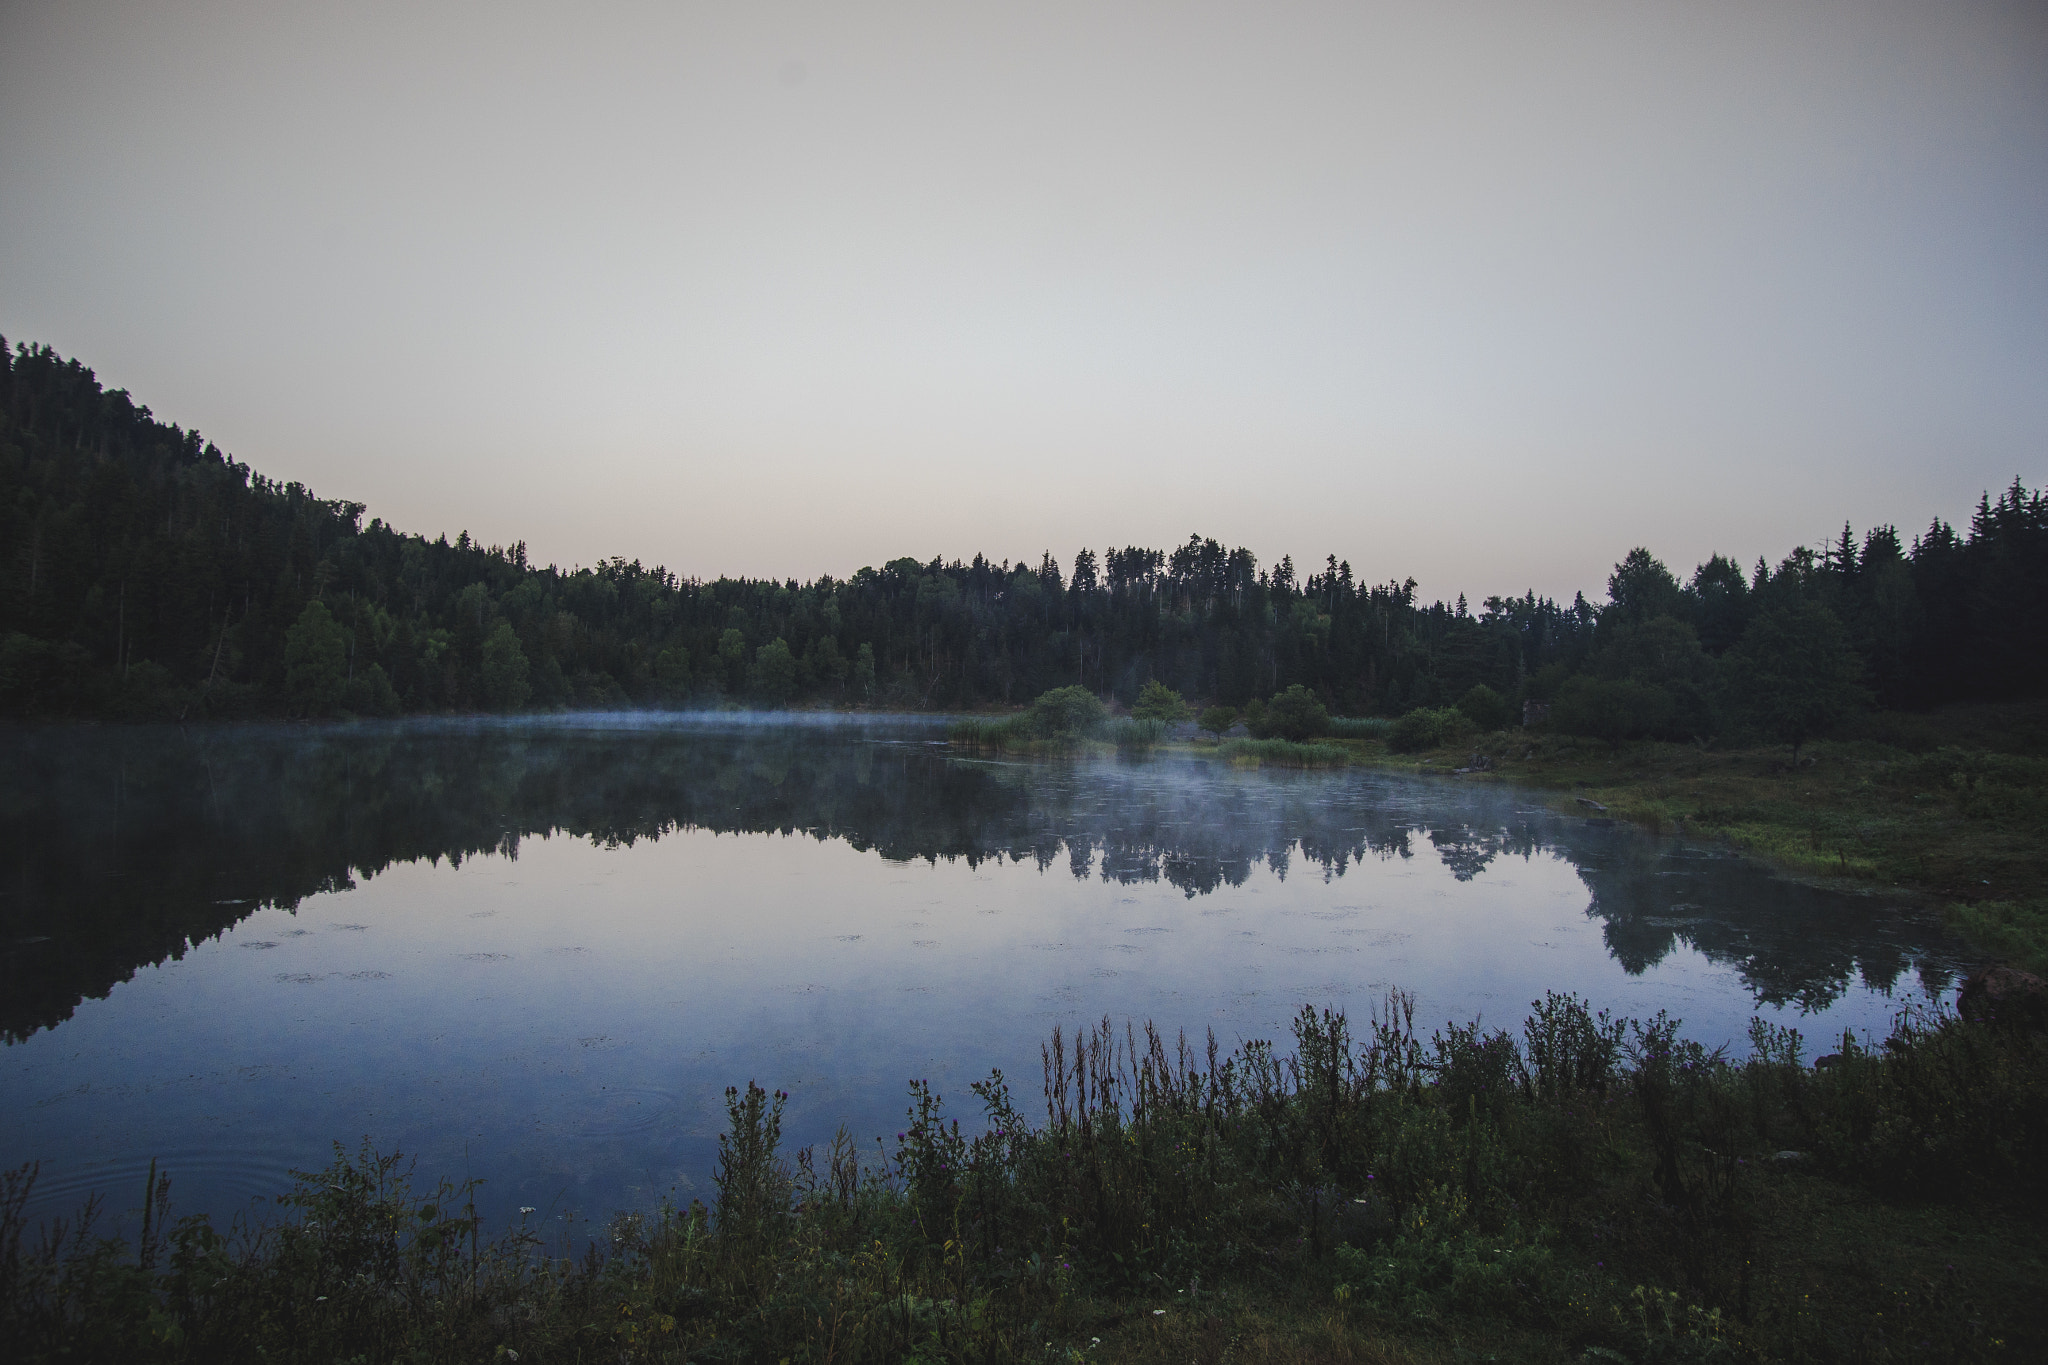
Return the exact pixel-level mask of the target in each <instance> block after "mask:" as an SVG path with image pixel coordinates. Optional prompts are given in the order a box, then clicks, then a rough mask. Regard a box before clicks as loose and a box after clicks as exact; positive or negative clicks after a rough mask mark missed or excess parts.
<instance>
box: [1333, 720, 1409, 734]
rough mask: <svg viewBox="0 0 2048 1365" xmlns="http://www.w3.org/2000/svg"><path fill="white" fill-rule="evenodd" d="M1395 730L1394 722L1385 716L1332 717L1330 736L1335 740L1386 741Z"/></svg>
mask: <svg viewBox="0 0 2048 1365" xmlns="http://www.w3.org/2000/svg"><path fill="white" fill-rule="evenodd" d="M1393 728H1394V722H1393V721H1391V720H1389V719H1387V718H1386V717H1385V716H1332V717H1330V736H1331V738H1333V739H1385V738H1386V737H1387V732H1388V731H1389V730H1391V729H1393Z"/></svg>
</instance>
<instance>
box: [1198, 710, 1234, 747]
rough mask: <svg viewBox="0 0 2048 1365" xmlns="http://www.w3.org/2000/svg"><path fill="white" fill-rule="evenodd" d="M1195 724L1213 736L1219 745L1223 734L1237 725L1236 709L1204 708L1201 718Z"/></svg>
mask: <svg viewBox="0 0 2048 1365" xmlns="http://www.w3.org/2000/svg"><path fill="white" fill-rule="evenodd" d="M1196 724H1198V725H1200V726H1201V727H1202V728H1203V729H1204V730H1207V731H1208V732H1209V733H1210V734H1212V735H1214V736H1215V737H1216V740H1217V742H1218V743H1221V742H1222V740H1223V732H1224V731H1226V730H1228V729H1229V728H1230V727H1231V726H1233V725H1235V724H1237V708H1236V707H1234V706H1209V707H1204V708H1203V710H1202V718H1201V719H1200V720H1199V721H1197V722H1196Z"/></svg>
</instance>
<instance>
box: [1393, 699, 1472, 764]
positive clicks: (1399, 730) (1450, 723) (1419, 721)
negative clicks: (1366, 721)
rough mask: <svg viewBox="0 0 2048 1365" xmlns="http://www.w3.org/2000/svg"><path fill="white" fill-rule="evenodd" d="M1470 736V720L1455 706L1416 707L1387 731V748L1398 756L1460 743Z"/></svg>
mask: <svg viewBox="0 0 2048 1365" xmlns="http://www.w3.org/2000/svg"><path fill="white" fill-rule="evenodd" d="M1473 733H1474V727H1473V725H1472V718H1471V717H1470V716H1467V715H1466V714H1465V713H1464V712H1463V711H1460V710H1458V709H1457V708H1456V707H1455V706H1438V707H1427V706H1418V707H1416V708H1415V709H1414V710H1413V711H1410V712H1409V713H1408V714H1407V715H1405V716H1403V717H1401V718H1400V719H1399V720H1397V721H1395V722H1394V724H1393V726H1392V727H1391V728H1390V729H1389V730H1388V731H1387V747H1388V748H1390V749H1392V750H1393V751H1394V752H1395V753H1397V754H1412V753H1420V752H1421V751H1422V750H1424V749H1441V748H1443V747H1445V746H1446V745H1450V744H1457V743H1461V742H1462V741H1464V740H1467V739H1470V738H1471V737H1472V735H1473Z"/></svg>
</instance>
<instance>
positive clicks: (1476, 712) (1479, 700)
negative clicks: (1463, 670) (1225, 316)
mask: <svg viewBox="0 0 2048 1365" xmlns="http://www.w3.org/2000/svg"><path fill="white" fill-rule="evenodd" d="M1458 709H1459V710H1460V711H1463V712H1464V713H1465V715H1466V716H1467V717H1468V718H1470V720H1471V722H1472V723H1473V724H1474V725H1476V726H1478V727H1479V728H1480V729H1481V730H1482V731H1485V730H1499V729H1503V728H1505V727H1506V725H1507V723H1508V699H1507V698H1506V697H1503V696H1502V695H1501V694H1500V693H1498V692H1496V691H1494V690H1493V689H1492V688H1490V687H1488V686H1487V685H1486V684H1485V683H1477V684H1475V685H1474V686H1473V687H1472V689H1471V690H1470V691H1468V692H1467V693H1465V695H1464V696H1462V697H1460V698H1458Z"/></svg>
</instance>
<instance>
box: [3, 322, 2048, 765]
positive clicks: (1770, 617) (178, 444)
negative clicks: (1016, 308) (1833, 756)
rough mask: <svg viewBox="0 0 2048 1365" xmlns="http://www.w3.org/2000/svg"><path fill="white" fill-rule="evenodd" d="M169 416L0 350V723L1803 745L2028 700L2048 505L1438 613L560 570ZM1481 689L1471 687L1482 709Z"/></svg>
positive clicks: (1245, 574) (1350, 584)
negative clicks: (1869, 721) (415, 519)
mask: <svg viewBox="0 0 2048 1365" xmlns="http://www.w3.org/2000/svg"><path fill="white" fill-rule="evenodd" d="M364 512H365V509H364V507H363V506H362V505H361V504H358V503H351V502H341V501H332V500H323V499H321V498H318V497H316V496H314V494H313V493H312V492H311V491H310V490H308V489H306V488H305V487H303V486H301V485H299V484H296V483H277V482H273V481H272V480H269V479H267V478H265V477H263V476H262V475H260V474H257V473H255V472H254V471H252V470H251V469H250V468H249V467H248V466H247V465H244V464H240V463H238V462H236V461H235V460H233V459H231V458H230V457H228V456H227V455H225V454H224V453H222V452H221V451H220V450H219V449H217V448H216V447H215V446H213V445H212V444H210V443H208V442H207V441H205V440H204V439H203V438H202V437H201V436H200V435H199V433H197V432H194V431H186V430H183V429H182V428H180V427H177V426H175V425H167V424H165V423H163V422H160V421H158V420H156V419H155V418H154V417H153V416H152V415H151V414H150V412H149V410H148V409H147V408H145V407H141V406H138V405H137V404H135V403H134V402H133V401H132V400H131V399H130V398H129V396H128V394H127V393H126V392H124V391H121V390H113V391H106V390H103V389H102V388H101V386H100V384H99V382H98V381H97V379H96V378H95V376H94V374H93V372H92V371H91V370H90V369H87V368H86V367H84V366H82V365H80V364H79V363H78V362H76V361H67V360H64V359H62V358H60V357H59V356H57V355H56V354H55V353H54V352H52V351H51V350H50V349H48V348H47V347H35V346H27V345H22V346H17V347H15V348H14V349H13V351H12V352H11V353H10V352H9V351H8V350H7V348H6V346H5V344H4V343H0V518H4V521H0V538H4V542H5V544H6V546H7V551H8V552H7V554H6V555H5V556H4V558H0V576H4V577H0V714H11V715H16V716H63V715H95V716H127V717H134V718H151V717H155V718H168V717H181V718H182V717H195V718H196V717H202V716H261V715H316V714H335V713H340V712H351V713H355V714H359V715H377V714H396V713H398V712H401V711H412V712H421V711H424V712H448V711H513V710H520V709H526V708H616V707H621V706H627V705H631V706H646V707H682V706H703V705H718V704H724V703H727V702H732V701H741V702H746V703H749V704H756V705H759V704H766V705H782V704H786V703H789V702H793V701H814V702H819V703H824V704H833V705H847V704H870V705H877V706H883V707H888V708H893V709H909V708H930V707H967V706H976V705H988V704H1002V703H1018V702H1023V701H1026V700H1029V699H1030V698H1032V697H1034V696H1036V695H1037V694H1039V693H1040V692H1042V691H1045V690H1047V689H1049V688H1053V687H1058V686H1063V685H1069V684H1079V685H1082V686H1085V687H1087V688H1089V689H1091V690H1093V691H1095V692H1097V693H1098V694H1102V695H1113V696H1115V697H1117V698H1119V699H1121V700H1123V701H1124V702H1127V703H1128V702H1129V701H1131V700H1132V699H1133V698H1134V697H1135V696H1136V694H1137V692H1138V690H1139V689H1140V688H1141V687H1142V686H1143V685H1144V684H1145V683H1147V682H1148V681H1151V680H1154V679H1157V680H1160V681H1162V682H1164V683H1165V684H1167V685H1168V686H1170V687H1172V688H1175V689H1176V690H1178V691H1180V692H1181V693H1184V694H1186V695H1188V696H1191V697H1199V698H1207V699H1210V700H1213V701H1217V702H1221V703H1224V704H1228V705H1232V706H1238V705H1243V704H1245V703H1247V702H1249V701H1251V700H1253V699H1255V698H1261V697H1265V696H1267V695H1269V694H1274V693H1279V692H1281V691H1283V690H1284V689H1286V688H1288V687H1290V686H1292V685H1296V684H1299V685H1302V686H1304V687H1306V688H1308V689H1309V690H1310V691H1311V692H1313V693H1315V694H1316V695H1318V696H1319V697H1320V698H1321V699H1322V701H1323V702H1324V704H1325V705H1327V706H1328V707H1330V708H1332V709H1334V710H1336V711H1339V712H1342V713H1351V714H1358V715H1365V714H1375V713H1377V714H1385V715H1396V714H1401V713H1403V712H1407V711H1410V710H1413V709H1415V708H1424V707H1445V706H1448V705H1450V704H1452V703H1457V702H1460V701H1461V700H1462V701H1466V702H1467V705H1466V707H1465V709H1466V710H1467V711H1468V712H1469V713H1471V714H1474V715H1476V716H1479V717H1480V718H1481V719H1482V721H1483V720H1484V719H1485V718H1486V717H1487V716H1488V715H1489V714H1491V715H1498V716H1512V715H1513V714H1514V711H1513V705H1514V703H1516V702H1519V701H1524V700H1549V701H1553V702H1555V704H1556V709H1557V716H1556V719H1557V720H1558V722H1559V723H1560V724H1561V725H1564V726H1565V727H1566V728H1571V729H1576V730H1578V731H1580V732H1584V733H1590V734H1597V735H1601V736H1604V737H1607V738H1611V739H1617V740H1619V739H1625V738H1632V737H1637V736H1663V737H1671V738H1692V737H1697V736H1701V735H1705V734H1708V733H1714V732H1717V731H1719V730H1720V729H1723V728H1726V727H1727V726H1729V725H1731V724H1733V725H1739V726H1740V725H1746V726H1748V727H1749V728H1750V729H1752V730H1755V731H1759V732H1763V733H1766V734H1768V735H1769V736H1770V737H1774V738H1780V739H1785V740H1789V741H1790V742H1792V743H1794V744H1795V745H1796V744H1797V743H1799V742H1800V741H1801V740H1802V739H1803V738H1805V737H1806V736H1807V735H1808V734H1809V733H1818V732H1819V731H1820V730H1821V729H1824V728H1825V726H1826V725H1827V724H1828V723H1829V722H1830V721H1831V720H1832V719H1833V718H1836V717H1838V716H1839V714H1840V713H1841V712H1842V711H1843V710H1844V709H1846V708H1847V707H1849V706H1852V705H1854V704H1857V703H1859V702H1861V701H1864V700H1875V701H1877V702H1878V703H1880V704H1883V705H1886V706H1893V707H1924V706H1929V705H1934V704H1938V703H1942V702H1949V701H1958V700H1970V699H1993V698H2012V697H2020V696H2032V695H2039V694H2040V693H2041V691H2042V689H2043V686H2044V679H2048V667H2044V665H2048V497H2044V495H2043V494H2041V493H2038V492H2029V491H2028V490H2027V489H2026V488H2025V487H2023V486H2022V485H2021V484H2019V483H2018V482H2017V481H2016V482H2015V483H2014V484H2013V486H2012V487H2011V488H2010V489H2008V490H2006V491H2005V492H2004V493H2002V494H2000V495H1999V496H1998V497H1997V498H1996V499H1991V498H1988V497H1987V498H1986V499H1985V500H1984V501H1983V502H1982V504H1981V505H1980V507H1979V509H1978V511H1977V514H1976V516H1975V517H1974V519H1973V520H1972V522H1971V525H1970V527H1969V528H1968V530H1967V532H1958V531H1956V530H1954V529H1953V528H1951V527H1949V526H1948V525H1946V524H1945V523H1943V522H1941V521H1939V520H1937V521H1935V522H1934V523H1933V524H1932V525H1931V526H1930V527H1929V528H1928V529H1927V530H1926V531H1925V532H1924V533H1922V534H1920V535H1919V536H1917V537H1915V538H1914V539H1913V540H1912V541H1911V543H1910V544H1909V543H1907V542H1906V541H1904V540H1902V539H1901V537H1900V535H1899V534H1898V532H1897V531H1896V530H1894V529H1893V528H1891V527H1878V528H1876V529H1874V530H1871V531H1869V532H1868V533H1866V534H1865V535H1864V536H1863V537H1862V538H1861V540H1860V541H1859V540H1858V539H1857V538H1856V537H1855V536H1854V535H1853V534H1852V533H1851V532H1850V531H1849V529H1848V528H1847V527H1845V528H1844V529H1843V532H1842V535H1841V537H1840V538H1839V539H1838V540H1837V541H1836V542H1835V543H1833V544H1830V545H1828V546H1826V547H1824V548H1822V549H1819V550H1810V549H1804V548H1802V549H1799V550H1795V551H1794V552H1793V553H1792V554H1791V555H1789V556H1787V557H1786V558H1785V559H1784V561H1783V562H1782V563H1781V564H1779V565H1778V566H1777V567H1776V568H1775V569H1773V568H1771V567H1769V566H1768V565H1767V564H1765V563H1763V562H1761V561H1759V563H1758V564H1757V565H1756V567H1755V569H1754V570H1753V571H1750V572H1745V571H1744V570H1743V569H1742V568H1741V566H1739V565H1737V564H1735V563H1733V562H1732V561H1730V560H1728V559H1726V558H1724V557H1721V556H1715V557H1713V558H1711V559H1709V560H1708V561H1707V562H1706V563H1705V564H1702V565H1700V566H1699V567H1698V568H1697V569H1696V570H1695V571H1694V572H1693V574H1692V575H1691V577H1690V578H1689V579H1686V580H1683V581H1681V580H1680V579H1679V578H1678V577H1677V576H1675V575H1674V574H1672V573H1671V572H1670V571H1669V570H1668V569H1667V568H1666V567H1665V566H1664V565H1662V564H1660V563H1658V562H1657V561H1656V560H1655V559H1654V558H1653V557H1652V556H1651V555H1650V554H1649V553H1648V552H1647V551H1644V550H1637V551H1634V552H1632V553H1630V554H1629V555H1628V556H1627V557H1626V558H1625V559H1624V560H1623V561H1622V562H1621V563H1620V564H1619V565H1617V566H1616V569H1615V571H1614V575H1613V577H1612V578H1611V579H1610V580H1609V582H1608V585H1607V586H1608V600H1607V602H1606V603H1605V604H1603V605H1600V606H1597V607H1596V606H1594V605H1592V604H1590V603H1588V602H1587V601H1586V600H1585V598H1584V596H1583V595H1580V596H1578V597H1576V598H1575V599H1574V600H1573V601H1572V602H1571V603H1569V604H1561V603H1558V602H1555V601H1552V600H1550V599H1548V598H1543V597H1538V596H1536V595H1535V594H1533V593H1526V594H1524V595H1522V596H1521V597H1490V598H1488V599H1486V601H1485V602H1484V603H1483V604H1481V605H1480V607H1479V608H1478V609H1477V610H1476V611H1475V610H1473V609H1471V608H1470V607H1469V606H1468V604H1467V603H1466V601H1465V600H1464V599H1463V598H1462V597H1461V598H1460V599H1459V600H1458V601H1457V602H1456V603H1455V604H1450V605H1446V604H1444V603H1442V602H1438V603H1434V604H1431V605H1426V606H1425V605H1422V604H1420V603H1419V602H1418V601H1417V600H1416V598H1415V585H1414V583H1413V581H1412V580H1410V581H1407V582H1400V583H1386V584H1368V583H1362V582H1358V581H1356V580H1355V579H1354V577H1353V575H1352V571H1351V567H1350V565H1349V564H1348V563H1345V562H1340V561H1339V560H1338V559H1337V558H1336V557H1335V556H1331V557H1329V558H1328V559H1327V560H1326V561H1325V563H1324V565H1323V567H1322V568H1321V569H1320V570H1316V571H1312V572H1302V571H1299V570H1297V568H1296V566H1295V565H1294V564H1293V562H1292V561H1291V560H1290V559H1282V560H1281V561H1280V562H1279V563H1278V564H1277V565H1274V566H1271V567H1270V568H1263V569H1262V568H1261V567H1260V566H1259V565H1258V563H1257V561H1256V560H1255V558H1254V557H1253V556H1252V555H1251V554H1250V553H1249V552H1248V551H1246V550H1243V549H1226V548H1225V547H1224V546H1223V545H1221V544H1219V543H1217V542H1216V541H1214V540H1207V539H1203V538H1200V537H1198V536H1191V537H1190V538H1189V540H1188V542H1187V543H1186V544H1185V545H1182V546H1180V547H1179V548H1177V549H1174V550H1172V551H1171V552H1165V551H1159V550H1151V549H1141V548H1136V547H1127V548H1124V549H1109V550H1105V551H1103V552H1101V553H1100V554H1097V553H1096V552H1094V551H1091V550H1082V551H1080V552H1079V553H1077V554H1076V555H1075V556H1074V558H1073V560H1072V562H1071V563H1070V564H1068V565H1067V566H1065V567H1064V568H1063V567H1062V565H1061V563H1060V561H1058V560H1057V559H1055V558H1054V557H1053V556H1052V555H1051V554H1050V553H1046V554H1043V555H1041V556H1039V557H1038V558H1037V559H1036V560H1035V561H1034V560H1030V559H1020V560H1008V559H1005V560H1002V561H1000V562H997V561H992V560H990V559H987V558H984V557H982V556H979V555H977V556H976V557H975V559H974V560H973V562H971V563H962V562H959V561H954V562H951V563H946V562H942V561H941V560H939V559H933V560H931V561H929V562H920V561H918V560H915V559H898V560H893V561H891V562H889V563H888V564H886V565H884V566H883V567H881V568H880V569H874V568H864V569H861V570H860V571H859V572H858V573H855V574H854V575H853V576H851V577H850V578H845V579H836V578H832V577H824V578H819V579H817V580H816V581H814V582H810V583H798V582H796V581H794V580H790V581H785V582H775V581H770V580H749V579H727V578H721V579H718V580H716V581H711V582H705V581H700V580H697V579H685V578H679V577H677V576H676V575H674V574H672V573H669V572H668V571H666V570H665V569H662V568H659V567H657V568H652V569H650V568H645V567H643V566H642V565H640V564H639V563H638V562H630V563H629V562H626V561H624V560H621V559H612V560H607V561H605V562H604V563H602V564H599V565H597V566H596V567H595V568H587V569H574V570H567V571H565V570H562V569H559V568H556V567H554V566H548V567H540V566H537V565H533V564H530V563H528V562H527V557H526V551H525V546H524V543H523V542H521V543H519V544H515V545H513V546H511V547H509V548H505V547H499V546H488V547H487V546H484V545H480V544H478V543H476V542H475V541H473V540H471V539H470V537H469V536H468V534H467V533H466V532H465V533H464V534H462V535H459V536H457V537H456V538H455V540H454V541H453V542H450V541H449V540H448V539H447V538H446V537H445V536H443V537H440V538H438V539H433V540H429V539H426V538H425V537H423V536H419V535H410V534H405V533H401V532H400V531H398V530H395V529H394V528H392V527H390V526H387V525H386V524H385V523H384V522H382V521H381V520H375V519H373V520H371V521H370V522H369V523H368V524H367V525H365V524H364V522H363V515H364ZM1474 688H1485V689H1487V693H1486V694H1484V695H1481V696H1480V697H1478V698H1477V699H1476V701H1474V700H1473V689H1474Z"/></svg>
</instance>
